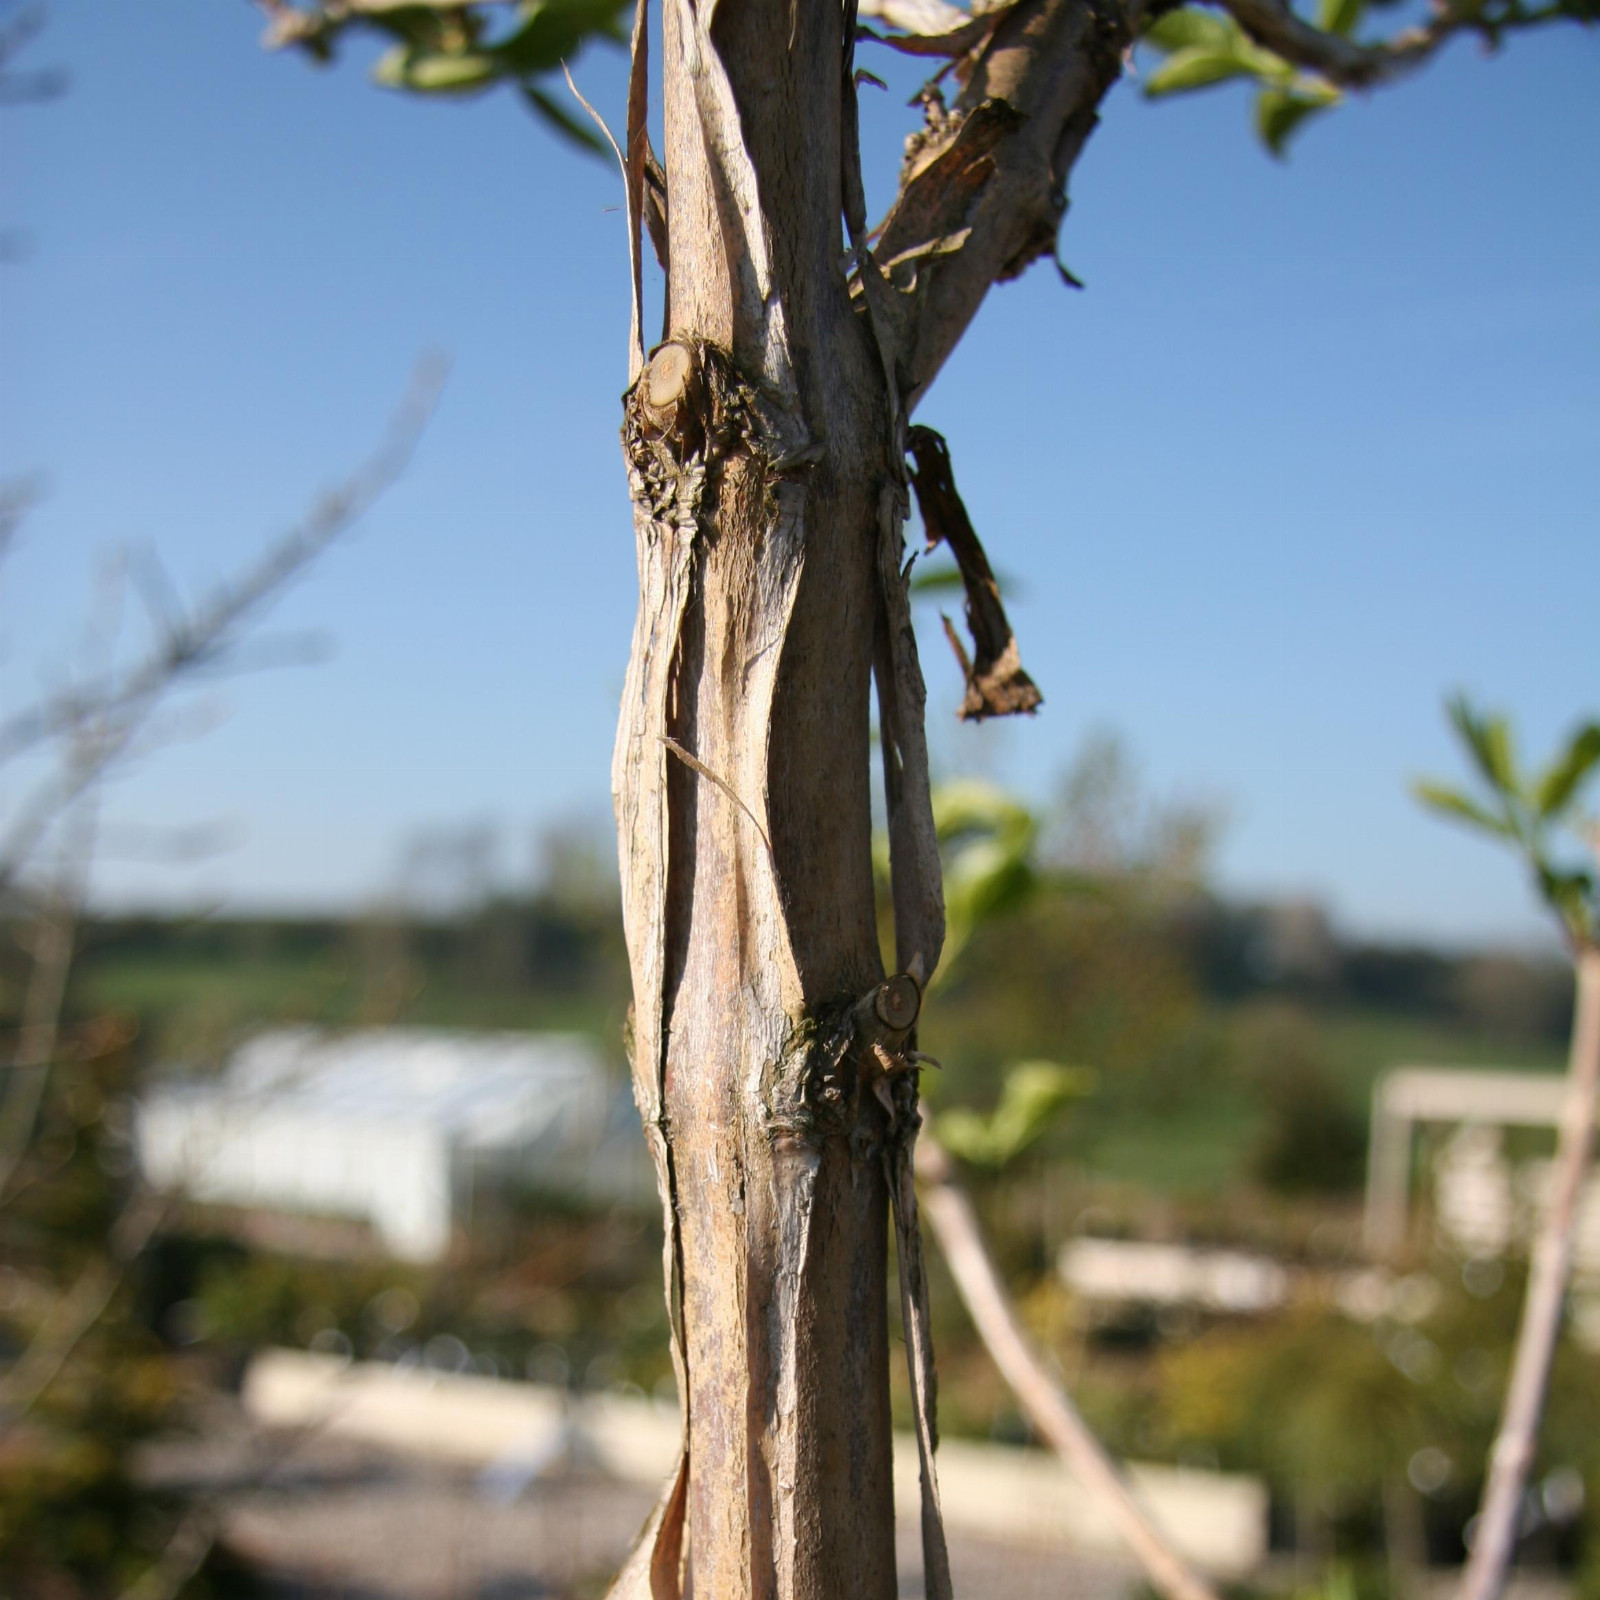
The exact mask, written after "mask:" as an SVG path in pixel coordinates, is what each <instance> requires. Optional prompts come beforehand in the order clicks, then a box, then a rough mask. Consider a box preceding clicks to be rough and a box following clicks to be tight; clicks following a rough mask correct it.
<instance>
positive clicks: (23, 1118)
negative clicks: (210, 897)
mask: <svg viewBox="0 0 1600 1600" xmlns="http://www.w3.org/2000/svg"><path fill="white" fill-rule="evenodd" d="M94 824H95V817H94V808H93V806H92V805H91V804H90V803H88V802H87V801H86V802H84V804H83V805H82V806H81V807H80V808H79V812H78V815H77V816H76V818H75V819H74V825H73V826H71V827H70V828H69V829H68V832H67V838H66V839H65V840H64V841H63V846H62V860H61V868H60V872H59V874H58V876H57V879H56V882H55V884H54V885H53V886H52V888H51V891H50V898H49V902H48V904H47V906H46V907H45V910H44V912H43V914H42V915H41V916H40V917H39V919H38V920H37V922H36V924H35V926H34V936H33V950H32V958H33V959H32V964H31V966H30V968H29V972H28V987H27V992H26V993H25V995H24V997H23V1002H22V1028H21V1031H20V1033H19V1035H18V1038H17V1050H16V1054H15V1055H14V1056H13V1057H12V1060H11V1064H10V1071H9V1072H8V1074H7V1079H6V1086H5V1093H4V1095H3V1097H0V1197H4V1196H5V1194H6V1192H7V1190H8V1189H9V1188H10V1186H11V1180H12V1178H13V1176H15V1174H16V1170H17V1167H18V1165H19V1164H20V1163H21V1161H22V1158H23V1156H24V1155H26V1154H27V1150H28V1146H29V1144H30V1143H31V1142H32V1140H33V1130H34V1126H35V1124H36V1123H37V1121H38V1117H39V1106H40V1104H41V1103H42V1101H43V1099H44V1091H45V1086H46V1084H47V1082H48V1081H49V1077H50V1068H51V1066H52V1064H53V1063H54V1061H55V1058H56V1052H57V1049H58V1047H59V1044H60V1040H61V1009H62V1005H63V1003H64V1001H65V999H66V992H67V975H68V973H69V972H70V971H71V970H72V953H73V945H74V943H75V941H76V939H77V932H78V916H79V909H80V906H81V904H82V900H83V889H84V880H85V878H86V876H87V873H88V865H89V858H90V855H91V852H92V838H93V829H94Z"/></svg>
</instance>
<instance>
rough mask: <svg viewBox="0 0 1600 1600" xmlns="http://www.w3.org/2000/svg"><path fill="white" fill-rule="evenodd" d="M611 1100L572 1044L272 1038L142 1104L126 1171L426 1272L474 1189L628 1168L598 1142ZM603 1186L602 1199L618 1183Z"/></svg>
mask: <svg viewBox="0 0 1600 1600" xmlns="http://www.w3.org/2000/svg"><path fill="white" fill-rule="evenodd" d="M616 1098H617V1096H616V1094H615V1092H614V1091H613V1089H612V1088H611V1086H610V1084H609V1083H608V1081H607V1076H606V1072H605V1066H604V1062H603V1061H602V1059H601V1056H600V1053H599V1051H598V1050H597V1049H596V1048H595V1046H594V1045H593V1044H592V1043H591V1042H590V1041H589V1040H588V1039H586V1038H584V1037H582V1036H580V1035H576V1034H518V1033H484V1034H472V1033H456V1032H443V1031H436V1030H431V1029H422V1028H378V1029H369V1030H365V1031H362V1032H355V1033H344V1034H340V1033H332V1032H324V1031H321V1030H318V1029H314V1028H292V1029H279V1030H275V1031H272V1032H268V1033H262V1034H258V1035H257V1036H256V1037H255V1038H253V1039H251V1040H250V1041H249V1042H248V1043H247V1044H245V1045H243V1046H242V1047H241V1048H240V1049H239V1050H238V1051H237V1052H236V1053H235V1054H234V1055H233V1057H232V1058H231V1059H230V1060H229V1062H228V1064H227V1066H226V1067H225V1069H224V1070H223V1072H222V1074H221V1075H220V1077H217V1078H212V1079H208V1080H205V1081H192V1080H191V1081H187V1082H177V1083H173V1084H170V1085H167V1086H165V1087H163V1088H161V1089H159V1090H157V1091H155V1092H154V1093H152V1094H151V1095H149V1096H148V1097H147V1098H146V1099H145V1101H144V1102H143V1104H142V1105H141V1107H140V1110H139V1118H138V1154H139V1162H140V1166H141V1167H142V1169H143V1171H144V1174H145V1176H146V1178H147V1179H148V1180H149V1182H150V1183H151V1184H153V1185H155V1186H156V1187H158V1188H163V1189H174V1190H179V1191H181V1192H183V1193H185V1194H187V1195H188V1196H189V1197H190V1198H191V1199H194V1200H198V1201H202V1202H206V1203H210V1204H217V1205H228V1206H240V1207H247V1208H250V1209H253V1210H256V1211H268V1212H280V1213H289V1214H293V1215H300V1216H310V1217H330V1218H351V1219H357V1220H360V1221H364V1222H367V1223H369V1224H370V1225H371V1227H372V1229H373V1231H374V1232H375V1234H376V1235H377V1237H378V1239H379V1241H380V1243H381V1244H382V1245H383V1246H384V1248H385V1249H387V1250H389V1251H390V1252H392V1253H393V1254H394V1255H396V1256H401V1257H404V1258H406V1259H408V1260H413V1261H430V1260H436V1259H437V1258H438V1257H440V1256H442V1255H443V1254H444V1253H445V1252H446V1250H447V1249H448V1248H449V1245H450V1242H451V1239H452V1236H453V1234H454V1232H455V1230H456V1229H457V1228H458V1227H460V1226H462V1225H464V1224H465V1222H466V1221H467V1218H468V1215H469V1213H470V1208H471V1204H472V1196H473V1191H474V1189H475V1188H476V1187H477V1186H479V1185H482V1184H485V1183H495V1182H507V1183H514V1184H516V1183H520V1184H531V1185H536V1186H543V1187H550V1188H572V1187H573V1186H575V1185H578V1186H589V1187H592V1184H590V1183H589V1181H588V1180H590V1179H591V1178H592V1177H594V1176H596V1174H595V1172H594V1168H595V1166H596V1164H597V1162H599V1161H600V1158H601V1156H602V1153H603V1154H604V1156H605V1157H606V1158H607V1163H608V1164H609V1163H620V1164H621V1165H622V1166H626V1167H629V1168H631V1167H632V1165H633V1163H632V1161H631V1160H630V1159H629V1158H630V1156H631V1155H632V1151H631V1150H628V1149H619V1148H617V1141H616V1140H615V1139H614V1138H608V1137H607V1135H608V1132H609V1130H610V1129H611V1127H612V1126H613V1124H614V1122H615V1120H616V1119H615V1117H614V1116H613V1109H614V1108H613V1102H614V1100H615V1099H616ZM635 1137H637V1136H635ZM603 1147H604V1148H603ZM638 1154H639V1155H640V1156H642V1154H643V1151H642V1148H641V1149H640V1151H639V1152H638ZM601 1176H603V1174H601ZM612 1177H613V1178H614V1179H615V1180H618V1181H617V1183H616V1185H615V1187H617V1188H618V1189H621V1188H625V1187H627V1186H628V1185H629V1184H630V1183H631V1181H632V1173H631V1171H629V1172H623V1171H620V1170H619V1171H617V1172H616V1173H614V1174H612Z"/></svg>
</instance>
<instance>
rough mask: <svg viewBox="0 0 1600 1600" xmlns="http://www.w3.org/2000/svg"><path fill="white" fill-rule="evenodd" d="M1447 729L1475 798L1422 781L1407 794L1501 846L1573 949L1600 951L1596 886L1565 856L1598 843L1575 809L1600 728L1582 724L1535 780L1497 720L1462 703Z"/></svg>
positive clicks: (1596, 759)
mask: <svg viewBox="0 0 1600 1600" xmlns="http://www.w3.org/2000/svg"><path fill="white" fill-rule="evenodd" d="M1447 709H1448V712H1449V717H1450V721H1451V724H1452V725H1453V726H1454V728H1455V731H1456V734H1457V736H1458V737H1459V739H1460V741H1461V744H1462V747H1463V749H1464V751H1465V752H1466V755H1467V757H1468V759H1469V760H1470V762H1471V763H1472V766H1473V768H1474V771H1475V774H1476V777H1477V779H1478V785H1477V787H1478V792H1477V793H1476V794H1474V793H1470V792H1468V791H1466V790H1464V789H1459V788H1456V787H1454V786H1453V785H1451V784H1447V783H1440V782H1437V781H1436V780H1434V779H1421V780H1419V781H1418V782H1417V783H1415V784H1414V785H1413V786H1412V792H1413V793H1414V794H1415V795H1416V797H1417V799H1418V800H1420V801H1421V802H1422V803H1423V804H1424V805H1425V806H1428V807H1429V808H1430V809H1431V810H1434V811H1437V812H1439V813H1440V814H1441V815H1443V816H1446V817H1449V818H1450V819H1451V820H1452V821H1455V822H1459V823H1462V824H1464V825H1465V826H1467V827H1469V828H1472V829H1474V830H1476V831H1477V832H1479V833H1486V834H1489V835H1490V836H1491V837H1493V838H1496V839H1500V840H1502V841H1503V842H1504V843H1505V844H1507V845H1509V846H1510V847H1511V848H1512V849H1513V850H1515V851H1516V853H1517V854H1518V855H1520V856H1521V857H1522V859H1523V861H1524V862H1525V863H1526V864H1527V867H1528V869H1529V871H1530V873H1531V874H1532V876H1533V880H1534V883H1535V885H1536V886H1537V888H1538V891H1539V895H1540V897H1541V898H1542V899H1543V900H1544V902H1545V904H1546V905H1548V906H1549V907H1550V909H1551V910H1552V911H1554V912H1555V914H1556V915H1557V916H1558V917H1559V918H1560V919H1561V922H1562V924H1563V926H1564V927H1565V929H1566V931H1567V934H1568V937H1570V938H1571V939H1572V941H1573V942H1574V943H1575V944H1577V945H1579V946H1593V945H1596V944H1600V878H1597V876H1596V871H1595V868H1594V866H1593V865H1592V864H1590V863H1589V862H1581V863H1580V862H1578V861H1576V860H1575V859H1574V858H1573V857H1572V856H1571V854H1569V853H1568V852H1567V850H1566V845H1567V844H1568V842H1569V841H1570V840H1571V839H1572V838H1574V837H1576V838H1578V839H1580V840H1583V841H1585V842H1587V843H1589V844H1590V846H1591V849H1593V847H1594V844H1595V841H1596V840H1597V838H1600V833H1597V827H1600V825H1597V823H1596V820H1595V819H1594V818H1593V817H1589V816H1586V815H1585V814H1584V813H1583V812H1581V811H1580V809H1579V801H1580V799H1581V797H1582V793H1583V790H1584V788H1585V787H1586V785H1587V783H1588V780H1589V779H1590V778H1591V777H1593V776H1594V774H1595V772H1596V771H1597V770H1600V721H1596V720H1592V719H1591V720H1590V721H1587V722H1583V723H1580V724H1579V726H1578V727H1577V728H1575V729H1574V730H1573V732H1572V734H1571V736H1570V737H1569V738H1568V740H1567V742H1566V744H1565V745H1564V746H1563V747H1562V748H1561V749H1560V750H1558V751H1557V752H1556V754H1555V755H1554V757H1552V758H1551V760H1550V761H1549V762H1548V763H1547V764H1546V765H1545V766H1544V767H1543V768H1541V769H1540V770H1539V771H1537V772H1532V773H1529V772H1524V771H1523V770H1522V767H1521V764H1520V762H1519V760H1518V757H1517V748H1516V738H1515V735H1514V734H1513V731H1512V728H1511V724H1510V722H1509V721H1508V720H1507V719H1506V718H1505V717H1503V716H1499V715H1493V714H1488V713H1485V712H1482V711H1479V710H1478V709H1476V708H1475V707H1474V706H1473V705H1472V704H1471V702H1470V701H1469V700H1468V699H1467V697H1466V696H1465V695H1457V696H1455V697H1454V698H1453V699H1452V700H1451V701H1450V702H1449V705H1448V708H1447Z"/></svg>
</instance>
